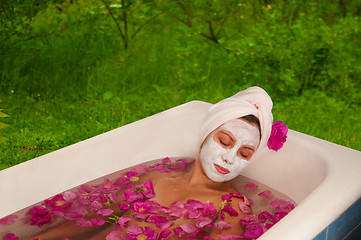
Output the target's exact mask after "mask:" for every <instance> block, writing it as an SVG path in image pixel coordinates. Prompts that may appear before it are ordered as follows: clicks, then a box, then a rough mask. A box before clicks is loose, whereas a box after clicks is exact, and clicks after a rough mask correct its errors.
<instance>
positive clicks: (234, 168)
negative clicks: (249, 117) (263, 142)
mask: <svg viewBox="0 0 361 240" xmlns="http://www.w3.org/2000/svg"><path fill="white" fill-rule="evenodd" d="M259 141H260V133H259V130H258V127H257V126H255V125H252V124H250V123H248V122H246V121H245V120H242V119H233V120H230V121H228V122H226V123H224V124H223V125H221V126H220V127H218V128H217V129H216V130H215V131H213V132H212V133H211V134H209V135H208V137H207V138H206V140H205V142H204V144H203V146H202V148H201V151H200V161H201V164H202V168H203V170H204V172H205V174H206V175H207V177H208V178H210V179H211V180H213V181H215V182H225V181H229V180H232V179H233V178H235V177H237V176H238V175H239V174H240V173H241V171H242V170H243V168H244V167H245V166H246V165H247V164H248V161H249V160H250V159H251V158H252V156H253V154H254V152H255V151H256V149H257V147H258V144H259Z"/></svg>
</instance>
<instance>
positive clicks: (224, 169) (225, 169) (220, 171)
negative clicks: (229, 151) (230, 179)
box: [214, 163, 229, 174]
mask: <svg viewBox="0 0 361 240" xmlns="http://www.w3.org/2000/svg"><path fill="white" fill-rule="evenodd" d="M214 167H215V168H216V170H217V171H218V172H219V173H220V174H228V173H229V170H228V169H227V168H224V167H221V166H219V165H218V164H215V163H214Z"/></svg>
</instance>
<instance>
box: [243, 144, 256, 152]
mask: <svg viewBox="0 0 361 240" xmlns="http://www.w3.org/2000/svg"><path fill="white" fill-rule="evenodd" d="M243 147H244V148H247V149H249V150H252V151H253V152H254V151H256V150H255V149H253V148H252V147H249V146H247V145H246V146H243Z"/></svg>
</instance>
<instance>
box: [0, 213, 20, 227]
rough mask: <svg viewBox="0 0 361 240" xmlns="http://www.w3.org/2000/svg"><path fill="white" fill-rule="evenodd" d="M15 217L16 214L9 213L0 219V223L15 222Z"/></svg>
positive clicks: (16, 217)
mask: <svg viewBox="0 0 361 240" xmlns="http://www.w3.org/2000/svg"><path fill="white" fill-rule="evenodd" d="M16 219H18V216H17V215H9V216H7V217H4V218H2V219H0V225H11V224H13V223H14V222H15V220H16Z"/></svg>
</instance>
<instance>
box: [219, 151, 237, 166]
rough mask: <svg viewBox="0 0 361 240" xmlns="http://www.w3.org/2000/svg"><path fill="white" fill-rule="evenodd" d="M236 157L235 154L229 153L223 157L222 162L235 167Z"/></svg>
mask: <svg viewBox="0 0 361 240" xmlns="http://www.w3.org/2000/svg"><path fill="white" fill-rule="evenodd" d="M235 157H236V156H234V154H233V152H227V153H226V154H224V155H223V156H222V160H223V162H225V163H227V164H229V165H233V161H234V159H235Z"/></svg>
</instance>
